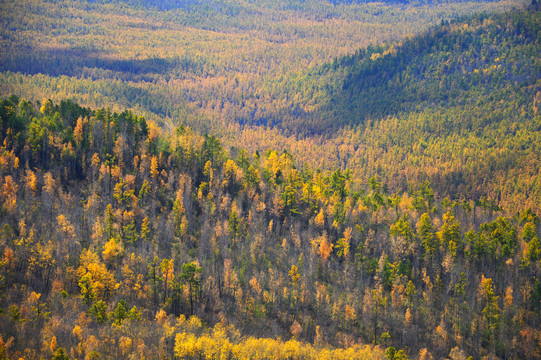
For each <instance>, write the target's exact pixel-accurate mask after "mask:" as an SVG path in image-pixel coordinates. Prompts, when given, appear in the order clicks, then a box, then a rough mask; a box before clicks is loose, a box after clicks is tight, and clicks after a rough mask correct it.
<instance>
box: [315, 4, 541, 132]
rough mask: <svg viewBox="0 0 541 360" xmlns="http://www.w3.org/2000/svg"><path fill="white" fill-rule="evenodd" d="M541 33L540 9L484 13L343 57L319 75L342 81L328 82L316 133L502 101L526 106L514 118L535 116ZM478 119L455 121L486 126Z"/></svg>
mask: <svg viewBox="0 0 541 360" xmlns="http://www.w3.org/2000/svg"><path fill="white" fill-rule="evenodd" d="M540 30H541V16H540V13H539V12H537V13H528V12H519V11H515V12H511V13H506V14H500V15H488V14H484V15H480V16H476V17H471V18H467V19H462V20H457V21H454V22H452V23H450V24H449V23H444V24H442V25H441V26H437V27H435V28H433V29H431V30H430V31H428V32H427V33H425V34H424V35H421V36H417V37H412V38H408V39H406V40H404V41H402V42H400V43H397V44H387V45H380V46H369V47H368V48H366V49H361V50H358V51H357V52H356V53H355V54H354V55H351V56H345V57H343V58H340V59H337V60H336V61H334V62H333V63H330V64H328V65H326V66H324V67H323V68H322V69H321V71H320V72H319V73H316V74H315V75H314V76H321V75H323V76H326V77H327V78H328V79H332V78H339V79H341V80H340V81H339V82H338V83H337V84H336V85H335V86H333V87H329V88H331V89H332V90H331V91H330V100H329V102H328V104H327V105H326V106H325V107H323V109H322V110H321V113H318V112H315V113H314V114H313V117H314V119H313V120H312V121H313V122H314V123H315V124H314V127H315V130H316V131H325V129H326V128H327V127H331V128H336V127H337V126H342V125H359V124H362V123H364V122H365V121H366V119H368V118H370V119H379V118H382V117H386V116H389V115H396V114H400V113H409V112H415V111H421V110H423V109H427V108H430V109H434V110H436V109H451V108H456V107H465V106H468V105H476V106H478V107H493V106H494V105H495V104H499V103H500V102H503V104H501V105H498V106H497V107H499V108H500V109H501V110H504V109H505V108H509V107H515V106H518V107H526V108H527V109H525V111H526V113H525V114H522V113H516V112H513V114H512V115H513V116H518V117H520V118H521V119H526V118H527V117H531V116H532V115H533V111H534V107H533V106H532V103H533V101H534V97H535V95H536V93H537V91H539V90H541V84H540V83H539V81H538V80H539V79H540V78H541V64H540V59H539V54H540V53H541V45H540V44H539V38H540V34H539V32H540ZM509 100H512V101H509ZM472 115H473V114H472ZM498 118H499V117H493V120H494V121H495V120H497V119H498ZM464 120H466V122H464ZM476 120H478V118H477V116H473V117H470V116H467V115H466V119H463V121H461V122H460V123H457V124H455V125H457V126H458V127H459V128H462V127H464V126H468V127H471V126H473V125H482V124H475V121H476ZM449 130H451V129H449ZM455 130H456V129H455Z"/></svg>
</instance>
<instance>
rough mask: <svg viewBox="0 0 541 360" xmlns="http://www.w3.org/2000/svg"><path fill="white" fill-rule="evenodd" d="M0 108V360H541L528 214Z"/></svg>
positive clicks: (199, 143)
mask: <svg viewBox="0 0 541 360" xmlns="http://www.w3.org/2000/svg"><path fill="white" fill-rule="evenodd" d="M38 105H39V104H33V103H31V102H28V101H26V100H24V99H19V98H18V97H17V96H12V97H10V98H7V99H4V100H2V102H1V105H0V116H1V119H2V122H1V131H2V139H3V145H2V149H1V151H2V152H1V153H2V155H1V157H0V165H1V167H0V171H1V179H2V181H1V183H2V184H1V186H2V187H1V189H2V191H1V194H0V202H1V205H2V208H1V209H2V227H1V235H0V239H1V243H0V246H1V250H2V254H3V256H2V260H1V261H2V262H1V265H2V266H1V272H0V281H1V282H0V286H1V298H0V301H1V302H0V304H1V309H2V311H1V313H0V318H1V321H0V334H1V335H2V340H1V342H0V344H1V347H0V354H1V355H2V356H3V357H5V358H21V357H23V358H28V359H33V358H43V357H52V358H56V359H65V358H81V359H82V358H119V357H124V358H143V357H144V358H171V357H173V356H175V357H177V358H188V359H189V358H194V359H196V358H208V359H213V358H218V357H224V358H232V359H248V358H250V359H255V358H269V357H275V358H299V359H304V358H314V357H318V358H325V357H326V358H333V359H336V358H348V359H353V358H363V359H364V358H375V359H376V358H377V359H379V358H383V357H385V358H387V359H405V358H409V357H411V358H422V359H430V358H434V359H435V358H442V357H445V356H449V357H450V358H451V359H462V358H466V356H470V355H471V356H474V357H475V358H481V357H485V356H493V357H494V356H496V357H499V358H531V359H535V358H539V357H540V355H541V352H540V350H541V348H540V346H539V344H540V342H539V340H540V339H541V332H540V331H539V329H540V325H541V324H540V319H541V281H540V280H539V277H540V275H541V274H540V271H541V243H540V241H539V217H538V215H536V213H534V212H533V211H531V210H529V209H526V210H524V211H522V212H520V213H518V212H517V213H514V214H513V213H509V212H506V211H503V210H502V209H501V208H499V207H495V206H494V205H492V204H490V203H485V202H475V201H461V200H453V199H450V198H448V197H445V198H443V199H440V198H437V197H435V195H434V192H433V190H432V188H431V185H430V183H429V182H424V183H420V184H417V185H415V190H414V191H410V192H401V193H390V192H389V189H388V186H387V184H386V183H383V182H381V181H380V179H379V178H378V177H377V176H376V175H374V176H372V177H371V178H370V179H369V181H368V182H367V183H366V184H361V186H358V185H355V184H354V183H353V182H352V179H351V172H350V171H341V170H340V169H336V170H334V171H328V170H320V169H311V168H309V167H304V168H297V167H296V166H295V165H294V159H293V158H292V157H291V155H289V154H288V153H286V152H277V151H271V150H269V151H267V152H266V153H253V154H250V153H247V152H246V151H244V150H239V151H238V152H237V153H236V154H234V155H233V154H231V153H230V152H229V153H228V152H226V151H225V150H224V148H223V146H222V144H221V141H220V140H219V138H216V137H215V136H213V135H204V136H202V135H197V134H196V133H194V132H193V130H192V129H191V128H190V127H188V126H185V125H180V126H178V127H177V128H175V131H174V132H173V133H172V134H169V135H167V134H164V133H163V132H162V131H161V130H160V129H159V128H158V127H157V126H156V125H154V124H153V123H149V122H147V121H146V120H145V119H144V118H143V117H140V116H137V115H136V114H134V113H132V112H130V111H126V112H122V113H116V112H111V110H110V109H98V110H91V109H88V108H83V107H80V106H79V105H77V104H76V103H73V102H71V101H69V100H68V101H62V102H60V103H58V104H55V103H53V102H52V101H46V102H44V103H43V104H41V106H38Z"/></svg>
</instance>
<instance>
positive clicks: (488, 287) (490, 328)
mask: <svg viewBox="0 0 541 360" xmlns="http://www.w3.org/2000/svg"><path fill="white" fill-rule="evenodd" d="M478 293H479V299H480V302H481V307H482V314H483V318H484V320H485V331H486V332H485V335H486V337H487V339H488V341H489V343H493V340H494V338H493V337H494V336H495V334H496V329H497V328H498V324H499V318H500V308H499V306H498V299H499V296H496V294H495V292H494V286H493V281H492V279H490V278H485V276H484V275H481V282H480V283H479V290H478Z"/></svg>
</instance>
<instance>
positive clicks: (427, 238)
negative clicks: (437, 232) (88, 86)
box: [417, 213, 436, 259]
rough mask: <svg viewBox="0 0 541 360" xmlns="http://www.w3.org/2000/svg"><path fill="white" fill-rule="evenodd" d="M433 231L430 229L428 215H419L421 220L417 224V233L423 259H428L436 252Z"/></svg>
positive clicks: (430, 224) (430, 223) (430, 222)
mask: <svg viewBox="0 0 541 360" xmlns="http://www.w3.org/2000/svg"><path fill="white" fill-rule="evenodd" d="M433 231H434V229H433V227H432V221H431V219H430V215H428V213H424V214H423V215H421V219H420V220H419V222H418V223H417V233H418V234H419V238H420V239H421V244H422V245H423V248H424V250H425V257H426V258H427V259H428V258H430V256H432V255H433V254H434V251H435V250H436V244H435V242H434V232H433Z"/></svg>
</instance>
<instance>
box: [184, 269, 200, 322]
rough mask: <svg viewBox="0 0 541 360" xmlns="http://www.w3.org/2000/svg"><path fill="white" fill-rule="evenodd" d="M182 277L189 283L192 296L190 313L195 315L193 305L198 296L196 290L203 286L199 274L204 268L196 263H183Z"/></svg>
mask: <svg viewBox="0 0 541 360" xmlns="http://www.w3.org/2000/svg"><path fill="white" fill-rule="evenodd" d="M181 271H182V272H181V274H180V278H181V279H182V280H184V281H185V282H186V283H187V284H188V293H189V295H188V296H189V298H190V315H193V306H194V301H195V298H196V292H197V291H198V290H199V286H201V279H200V277H199V274H201V272H202V268H201V267H200V266H199V265H198V264H197V263H196V262H191V263H187V264H186V263H185V264H182V268H181Z"/></svg>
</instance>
